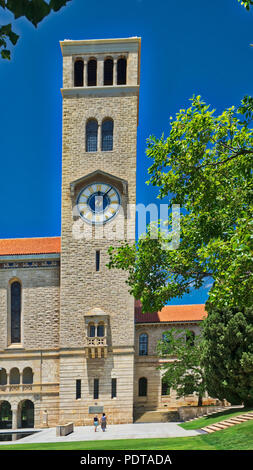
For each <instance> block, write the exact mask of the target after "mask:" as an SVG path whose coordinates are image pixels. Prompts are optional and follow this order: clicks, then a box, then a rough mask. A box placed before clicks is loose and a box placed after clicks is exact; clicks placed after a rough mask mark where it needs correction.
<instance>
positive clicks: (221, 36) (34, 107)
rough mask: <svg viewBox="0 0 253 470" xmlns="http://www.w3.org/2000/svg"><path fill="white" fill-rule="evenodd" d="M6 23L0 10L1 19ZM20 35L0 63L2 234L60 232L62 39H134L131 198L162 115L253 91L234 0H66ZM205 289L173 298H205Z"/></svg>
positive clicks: (144, 191)
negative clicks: (138, 45)
mask: <svg viewBox="0 0 253 470" xmlns="http://www.w3.org/2000/svg"><path fill="white" fill-rule="evenodd" d="M10 19H11V20H12V19H13V17H12V15H11V14H7V15H6V14H5V13H4V12H3V10H2V9H1V13H0V23H2V24H5V23H8V22H9V21H10ZM14 31H16V32H17V33H18V34H20V39H19V41H18V44H17V46H16V47H15V48H14V49H13V52H12V60H11V61H10V62H9V61H6V60H5V61H4V60H0V89H1V138H0V157H1V172H0V183H1V184H0V207H1V219H0V238H16V237H37V236H38V237H43V236H58V235H60V230H61V124H62V123H61V105H62V99H61V93H60V88H61V86H62V56H61V51H60V46H59V41H60V40H63V39H92V38H110V37H116V38H117V37H128V36H141V38H142V52H141V90H140V114H139V118H140V119H139V128H138V147H137V157H138V165H137V202H142V203H144V204H149V203H151V202H154V201H155V198H156V195H157V191H156V190H155V188H151V187H150V186H147V185H145V181H146V180H147V179H148V174H147V169H148V167H149V166H150V163H151V162H149V161H148V159H147V157H146V155H145V147H146V139H147V138H148V137H149V135H151V134H154V135H156V136H160V135H161V134H162V133H163V132H164V133H165V135H166V133H168V130H169V117H170V116H173V115H175V113H176V112H177V111H178V110H179V109H180V108H185V107H186V106H188V104H189V101H188V100H189V98H190V97H191V96H192V95H193V94H194V93H195V94H200V95H201V96H202V97H203V99H205V101H206V102H208V103H209V104H210V105H211V107H213V108H215V109H217V112H220V111H222V110H223V109H224V108H225V107H228V106H231V105H233V104H238V103H239V102H240V99H241V98H242V97H243V96H244V95H246V94H251V95H252V94H253V48H252V47H250V44H251V43H253V13H252V12H247V11H246V10H245V9H244V8H243V7H242V6H241V5H240V4H239V3H238V2H237V0H212V1H211V2H203V0H191V1H189V0H180V2H179V1H174V0H157V1H156V2H154V1H152V0H125V1H124V2H123V1H121V2H119V1H118V0H107V1H106V2H105V1H104V0H96V1H93V2H88V1H86V0H72V1H71V2H69V4H68V6H67V7H65V8H63V9H62V10H61V11H60V12H58V13H53V14H51V15H50V16H49V17H48V18H46V19H45V20H43V22H42V23H40V25H39V26H38V28H37V29H35V28H34V27H33V26H32V25H31V24H30V23H29V22H28V21H27V20H25V19H23V18H21V19H18V20H17V21H15V24H14ZM207 291H208V287H207V286H206V288H205V289H201V291H199V292H192V293H191V294H189V295H187V296H185V297H184V298H183V299H180V300H178V299H175V301H173V303H181V304H182V303H198V302H204V301H205V300H206V297H207Z"/></svg>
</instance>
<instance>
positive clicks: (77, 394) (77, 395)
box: [76, 379, 81, 400]
mask: <svg viewBox="0 0 253 470" xmlns="http://www.w3.org/2000/svg"><path fill="white" fill-rule="evenodd" d="M79 398H81V379H77V380H76V400H78V399H79Z"/></svg>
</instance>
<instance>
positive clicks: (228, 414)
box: [180, 408, 253, 430]
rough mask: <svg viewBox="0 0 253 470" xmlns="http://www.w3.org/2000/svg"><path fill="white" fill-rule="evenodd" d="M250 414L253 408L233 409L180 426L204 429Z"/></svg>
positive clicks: (189, 428) (188, 428)
mask: <svg viewBox="0 0 253 470" xmlns="http://www.w3.org/2000/svg"><path fill="white" fill-rule="evenodd" d="M249 412H251V413H253V410H252V409H251V408H235V409H234V411H233V410H231V409H230V410H227V411H220V412H219V413H215V414H213V415H211V416H206V417H203V418H199V419H195V420H194V421H189V422H188V423H182V424H180V426H181V427H182V428H184V429H187V430H191V429H200V428H204V427H205V426H209V425H211V424H214V423H218V422H219V421H224V420H225V419H229V418H234V417H235V416H238V415H241V414H243V413H249Z"/></svg>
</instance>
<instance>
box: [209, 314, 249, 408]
mask: <svg viewBox="0 0 253 470" xmlns="http://www.w3.org/2000/svg"><path fill="white" fill-rule="evenodd" d="M203 336H204V343H203V356H202V364H203V366H204V368H205V373H206V378H207V390H208V392H209V394H210V395H211V396H215V397H217V398H219V399H221V400H222V399H224V398H225V399H226V400H228V401H229V402H230V403H232V404H238V403H241V402H244V405H245V406H252V405H253V308H252V307H251V308H244V309H225V310H224V309H223V310H219V309H215V308H212V309H211V310H210V311H209V314H208V318H207V319H206V320H205V327H204V335H203Z"/></svg>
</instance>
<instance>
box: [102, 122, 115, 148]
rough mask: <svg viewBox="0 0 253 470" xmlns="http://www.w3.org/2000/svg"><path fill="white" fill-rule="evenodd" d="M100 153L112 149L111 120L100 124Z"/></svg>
mask: <svg viewBox="0 0 253 470" xmlns="http://www.w3.org/2000/svg"><path fill="white" fill-rule="evenodd" d="M101 147H102V151H103V152H108V151H110V150H112V149H113V120H112V119H105V120H104V121H103V123H102V146H101Z"/></svg>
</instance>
